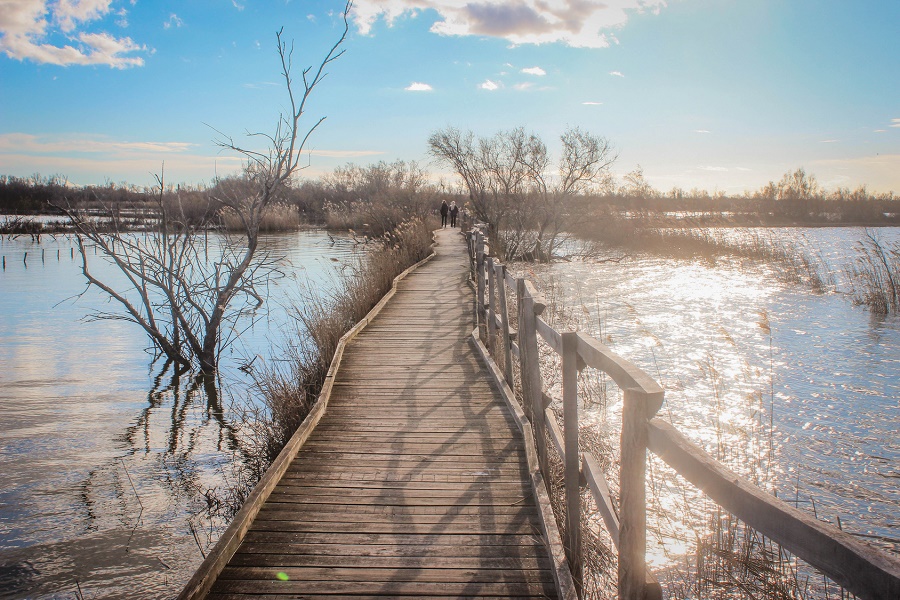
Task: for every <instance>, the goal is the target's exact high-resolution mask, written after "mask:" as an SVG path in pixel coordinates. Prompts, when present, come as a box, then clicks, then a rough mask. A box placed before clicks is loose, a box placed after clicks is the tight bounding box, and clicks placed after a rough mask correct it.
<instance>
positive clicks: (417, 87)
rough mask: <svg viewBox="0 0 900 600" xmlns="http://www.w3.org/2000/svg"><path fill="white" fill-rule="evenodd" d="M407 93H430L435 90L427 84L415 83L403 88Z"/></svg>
mask: <svg viewBox="0 0 900 600" xmlns="http://www.w3.org/2000/svg"><path fill="white" fill-rule="evenodd" d="M403 89H404V90H406V91H407V92H430V91H432V90H433V89H434V88H432V87H431V86H430V85H428V84H427V83H421V82H419V81H413V82H412V83H411V84H409V85H408V86H406V87H405V88H403Z"/></svg>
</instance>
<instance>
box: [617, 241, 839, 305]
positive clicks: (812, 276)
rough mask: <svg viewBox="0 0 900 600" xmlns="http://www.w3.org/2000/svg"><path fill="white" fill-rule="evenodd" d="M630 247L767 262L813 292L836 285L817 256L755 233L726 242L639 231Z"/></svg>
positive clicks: (655, 251) (832, 276)
mask: <svg viewBox="0 0 900 600" xmlns="http://www.w3.org/2000/svg"><path fill="white" fill-rule="evenodd" d="M632 244H634V247H635V248H638V249H641V250H644V251H649V252H653V253H656V254H663V255H668V256H673V257H688V258H690V257H705V258H715V257H717V256H722V255H730V256H737V257H740V258H748V259H751V260H756V261H760V262H764V263H768V264H771V265H773V266H775V267H776V274H777V276H778V277H779V278H781V279H783V280H785V281H788V282H790V283H800V284H804V285H807V286H808V287H809V288H810V289H812V290H813V291H815V292H820V293H821V292H825V291H828V290H832V289H834V288H835V286H836V281H835V276H834V273H833V272H832V271H831V270H830V269H829V268H828V265H827V264H826V263H825V261H824V260H823V259H822V257H821V256H820V255H817V254H814V253H812V252H810V251H809V250H807V249H806V248H803V247H802V246H801V245H800V244H797V243H795V242H791V241H787V240H781V239H777V238H775V237H774V236H772V235H768V236H765V235H762V234H761V233H760V232H758V231H747V232H746V233H745V235H743V236H741V237H740V238H739V239H726V238H725V237H724V236H722V235H717V234H716V233H714V230H711V229H705V228H693V229H651V230H641V231H640V232H638V233H637V234H636V235H635V238H634V241H633V242H632Z"/></svg>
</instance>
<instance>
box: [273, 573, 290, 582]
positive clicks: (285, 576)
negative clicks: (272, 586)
mask: <svg viewBox="0 0 900 600" xmlns="http://www.w3.org/2000/svg"><path fill="white" fill-rule="evenodd" d="M275 577H277V578H278V579H280V580H281V581H287V580H288V579H290V577H288V574H287V573H285V572H284V571H279V572H278V574H277V575H275Z"/></svg>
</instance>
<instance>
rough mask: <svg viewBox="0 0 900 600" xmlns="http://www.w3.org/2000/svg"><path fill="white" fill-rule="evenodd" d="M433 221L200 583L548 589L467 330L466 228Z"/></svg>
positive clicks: (496, 402) (501, 420)
mask: <svg viewBox="0 0 900 600" xmlns="http://www.w3.org/2000/svg"><path fill="white" fill-rule="evenodd" d="M437 237H438V244H437V251H436V252H437V253H436V256H435V257H434V258H433V259H432V260H431V261H429V262H427V263H425V264H424V265H422V266H420V267H419V268H418V269H417V270H415V271H413V272H412V273H411V274H409V275H408V276H407V277H406V278H405V279H403V280H402V281H400V283H399V286H398V291H397V294H396V295H395V296H394V297H393V298H392V299H391V300H390V301H389V302H388V303H387V304H386V306H385V307H384V308H383V309H382V311H381V312H380V313H379V314H378V316H377V317H376V318H375V319H374V320H373V321H372V322H371V323H370V324H369V325H368V326H367V327H366V328H365V329H363V330H362V331H361V332H360V333H359V334H358V335H357V336H356V337H355V338H354V339H353V340H352V341H351V342H350V343H349V344H348V345H347V348H346V349H345V351H344V355H343V359H342V361H341V366H340V368H339V370H338V372H337V376H336V377H335V380H334V385H333V388H332V391H331V398H330V400H329V402H328V407H327V409H326V412H325V414H324V416H323V417H322V419H321V421H320V422H319V424H318V426H317V427H316V428H315V430H314V431H313V432H312V434H311V435H310V437H309V439H308V440H307V442H306V443H305V445H304V446H303V447H302V449H301V450H300V452H299V454H298V455H297V457H296V458H295V459H294V460H293V462H292V463H291V464H290V466H289V467H288V469H287V471H286V473H285V475H284V476H283V477H282V478H281V481H280V482H279V483H278V485H277V486H276V487H275V488H274V490H273V492H272V494H271V495H270V496H269V498H268V500H267V501H266V502H265V504H264V505H263V506H262V508H261V509H260V511H259V513H258V515H257V516H256V518H255V520H254V521H253V523H252V525H251V526H250V528H249V531H248V532H247V534H246V536H245V537H244V539H243V542H242V543H241V545H240V547H239V548H238V549H237V551H236V552H235V554H234V555H233V556H232V557H231V559H230V561H229V562H228V564H227V566H226V567H225V568H224V570H222V572H221V573H220V574H219V576H218V578H217V580H216V582H215V584H214V585H213V586H212V590H211V592H210V593H209V595H208V597H209V598H240V597H250V596H254V597H259V596H260V595H267V596H268V595H271V596H270V597H272V598H275V597H290V598H326V597H327V598H330V599H332V600H336V599H339V598H363V597H365V598H373V597H377V598H390V597H407V598H409V597H417V598H429V597H450V598H478V597H501V598H527V597H531V598H556V597H557V589H556V585H555V583H554V575H553V568H552V562H551V560H550V557H549V554H548V550H547V547H546V545H545V542H544V540H543V536H542V535H541V531H542V529H541V521H540V518H539V513H538V510H539V509H538V507H537V506H536V502H535V495H534V492H533V490H532V484H531V479H530V475H529V471H528V467H527V464H526V455H525V446H524V442H523V440H522V435H521V433H520V432H519V430H518V429H517V427H516V424H515V421H514V419H513V416H512V415H511V414H510V412H509V409H508V408H507V405H506V404H505V402H504V401H503V399H502V397H501V396H500V394H499V392H498V391H497V390H496V388H495V387H493V385H492V383H491V379H490V376H489V374H488V371H487V370H486V368H485V367H484V365H483V364H482V363H481V362H480V359H479V358H478V356H477V353H476V351H475V348H474V346H473V342H472V341H471V339H470V337H471V333H472V330H473V328H474V315H473V308H472V291H471V289H470V288H469V287H468V286H467V284H466V278H467V276H468V272H469V264H468V259H467V257H466V248H465V242H464V240H463V238H462V237H461V236H460V235H459V233H458V230H449V229H447V230H442V231H440V232H438V236H437Z"/></svg>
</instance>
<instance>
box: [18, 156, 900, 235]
mask: <svg viewBox="0 0 900 600" xmlns="http://www.w3.org/2000/svg"><path fill="white" fill-rule="evenodd" d="M238 179H239V178H238ZM235 181H236V178H229V179H226V180H223V181H221V182H217V183H215V184H212V185H209V186H184V185H180V186H171V187H167V189H166V190H165V192H164V193H163V194H162V195H160V191H159V189H158V188H155V189H152V188H140V187H137V186H127V185H122V184H112V183H110V184H106V185H102V186H85V187H76V186H72V185H69V184H68V183H67V181H66V179H65V178H64V177H60V176H50V177H42V176H40V175H34V176H32V177H28V178H20V177H13V176H8V175H7V176H3V175H0V213H2V214H6V215H21V216H26V215H38V214H61V213H60V211H59V210H57V209H56V208H54V207H55V206H67V205H68V206H76V207H80V208H89V209H91V208H93V209H97V210H98V211H101V212H115V211H125V210H128V211H132V214H137V213H140V212H149V213H152V211H153V208H154V206H156V205H157V203H158V202H159V201H160V198H163V200H164V201H165V202H178V203H179V207H180V211H179V213H180V214H183V215H184V216H185V218H187V219H190V220H192V221H195V222H208V223H210V224H211V225H215V226H219V225H221V224H222V223H223V216H227V215H223V214H222V212H221V206H220V205H219V204H218V203H217V202H216V197H217V195H218V192H219V186H224V185H229V186H233V185H234V184H235ZM467 195H468V194H467V193H465V192H463V191H462V190H461V189H459V188H454V187H452V186H448V185H446V184H439V185H435V184H433V183H431V182H430V181H429V178H428V174H427V173H426V172H425V171H424V170H422V169H421V168H420V167H419V165H418V164H417V163H415V162H405V161H396V162H393V163H386V162H379V163H376V164H372V165H368V166H358V165H353V164H350V165H346V166H343V167H339V168H337V169H335V170H334V171H333V172H332V173H330V174H328V175H326V176H324V177H322V178H319V179H306V180H302V181H300V182H299V183H297V184H296V185H294V186H293V187H291V188H289V189H287V190H285V192H284V193H283V195H282V197H281V198H279V201H278V204H277V208H273V214H275V212H278V211H280V213H279V214H281V215H282V216H283V213H284V212H285V211H286V210H288V211H290V212H291V214H292V215H294V216H295V217H296V218H295V219H294V221H296V222H297V223H300V222H302V223H306V224H311V225H329V226H332V227H335V228H345V229H355V230H357V231H361V232H370V233H372V234H374V235H380V233H381V232H382V231H388V230H390V229H391V228H392V227H393V226H395V225H396V223H399V222H401V221H402V220H403V219H404V218H406V217H407V216H411V215H422V214H427V213H430V212H433V211H434V210H435V209H436V208H437V206H438V205H439V204H440V201H441V199H446V200H448V201H449V200H451V199H455V200H456V201H457V203H459V204H460V205H462V206H465V205H466V202H467V201H468V200H469V198H467ZM521 200H522V201H526V202H527V199H525V198H521ZM559 202H561V203H564V204H567V205H568V206H563V207H560V208H562V212H564V213H567V215H568V216H569V217H570V218H571V217H573V216H575V217H577V218H576V219H573V220H572V224H573V225H574V229H575V230H578V229H586V230H587V229H590V230H594V229H595V226H596V225H597V224H598V223H599V222H602V221H607V222H608V221H610V220H615V221H619V220H623V219H624V220H627V221H630V222H632V223H634V224H638V223H640V224H641V226H649V227H666V226H684V225H697V226H715V225H772V226H776V225H825V224H843V225H857V224H859V225H896V224H900V197H898V196H895V195H894V194H893V193H892V192H889V193H884V194H874V193H870V192H868V191H867V190H866V188H865V187H864V186H862V187H859V188H857V189H856V190H852V191H851V190H849V189H846V188H841V189H838V190H834V191H825V190H823V189H822V188H821V187H820V186H819V184H818V183H817V181H816V179H815V177H814V176H812V175H808V174H807V173H806V172H805V171H804V170H803V169H797V170H796V171H793V172H789V173H786V174H785V175H784V177H783V178H782V179H781V180H780V181H778V182H769V183H768V184H767V185H766V186H764V187H763V188H761V189H759V190H757V191H755V192H752V193H744V194H742V195H740V196H728V195H725V194H724V193H713V194H710V193H709V192H707V191H705V190H698V189H693V190H690V191H684V190H682V189H680V188H673V189H672V190H671V191H669V192H665V193H664V192H660V191H658V190H655V189H653V188H652V187H651V186H650V185H649V184H648V183H647V182H646V180H645V179H644V176H643V172H642V170H641V169H640V167H638V168H637V169H636V170H635V171H633V172H631V173H629V174H628V175H626V176H625V178H624V183H623V184H622V185H616V184H615V183H614V182H612V181H607V182H605V183H604V184H603V185H600V186H595V187H594V188H592V189H590V190H586V191H584V192H582V193H578V194H574V195H570V196H566V197H562V198H559ZM225 221H227V219H225ZM292 222H293V221H292ZM573 232H574V233H578V231H573Z"/></svg>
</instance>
